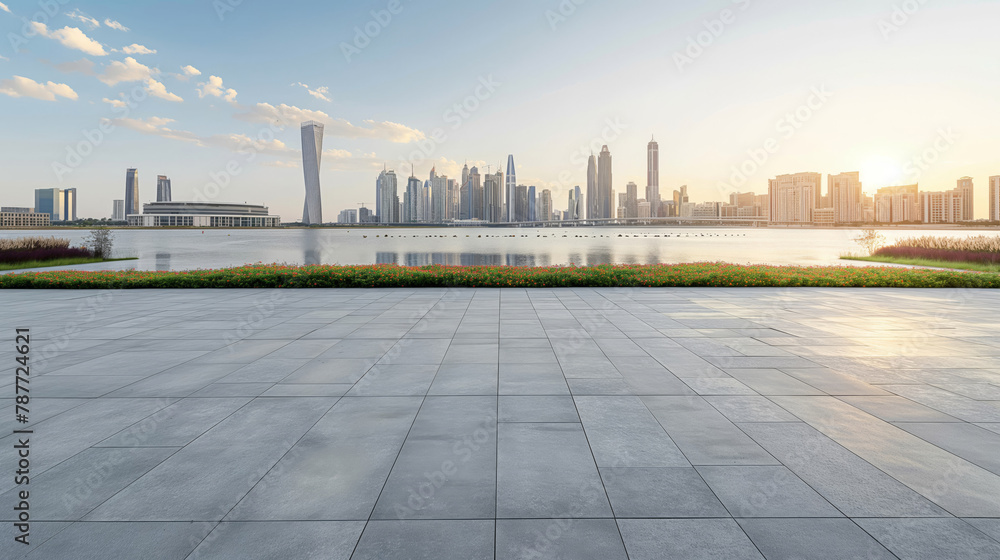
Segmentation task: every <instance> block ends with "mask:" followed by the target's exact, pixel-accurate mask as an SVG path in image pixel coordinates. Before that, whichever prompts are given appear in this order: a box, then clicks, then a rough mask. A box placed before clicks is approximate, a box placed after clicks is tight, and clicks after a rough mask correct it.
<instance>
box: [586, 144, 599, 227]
mask: <svg viewBox="0 0 1000 560" xmlns="http://www.w3.org/2000/svg"><path fill="white" fill-rule="evenodd" d="M600 198H601V197H600V194H599V193H598V192H597V157H595V156H594V154H590V159H588V160H587V219H590V220H596V219H597V218H600V217H601V210H600V208H601V205H600Z"/></svg>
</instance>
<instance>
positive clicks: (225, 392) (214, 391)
mask: <svg viewBox="0 0 1000 560" xmlns="http://www.w3.org/2000/svg"><path fill="white" fill-rule="evenodd" d="M273 386H274V383H212V384H211V385H207V386H205V388H204V389H201V390H200V391H196V392H194V393H192V394H191V395H190V396H192V397H198V398H205V397H214V398H224V397H256V396H259V395H261V394H263V393H264V392H265V391H267V390H268V389H270V388H271V387H273Z"/></svg>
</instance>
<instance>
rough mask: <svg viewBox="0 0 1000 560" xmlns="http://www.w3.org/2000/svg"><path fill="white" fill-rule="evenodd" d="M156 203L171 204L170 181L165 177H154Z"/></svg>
mask: <svg viewBox="0 0 1000 560" xmlns="http://www.w3.org/2000/svg"><path fill="white" fill-rule="evenodd" d="M156 201H157V202H172V201H173V198H171V194H170V179H168V178H167V176H166V175H157V176H156Z"/></svg>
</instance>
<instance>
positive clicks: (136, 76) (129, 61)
mask: <svg viewBox="0 0 1000 560" xmlns="http://www.w3.org/2000/svg"><path fill="white" fill-rule="evenodd" d="M152 75H153V71H152V70H150V69H149V66H146V65H145V64H142V63H141V62H139V61H137V60H136V59H134V58H132V57H131V56H130V57H128V58H126V59H125V61H124V62H119V61H117V60H116V61H114V62H112V63H111V64H109V65H107V66H106V67H105V68H104V73H103V74H101V75H100V76H98V78H97V79H99V80H101V81H102V82H104V83H105V84H107V85H109V86H113V85H115V84H118V83H121V82H139V81H144V80H148V79H150V78H151V77H152Z"/></svg>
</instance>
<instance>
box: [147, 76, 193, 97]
mask: <svg viewBox="0 0 1000 560" xmlns="http://www.w3.org/2000/svg"><path fill="white" fill-rule="evenodd" d="M146 91H148V92H149V94H150V95H152V96H153V97H159V98H160V99H166V100H167V101H173V102H175V103H180V102H181V101H184V100H183V99H181V97H180V96H179V95H174V94H173V93H170V92H169V91H167V86H165V85H163V84H162V83H161V82H158V81H156V80H154V79H153V78H149V79H148V80H146Z"/></svg>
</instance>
